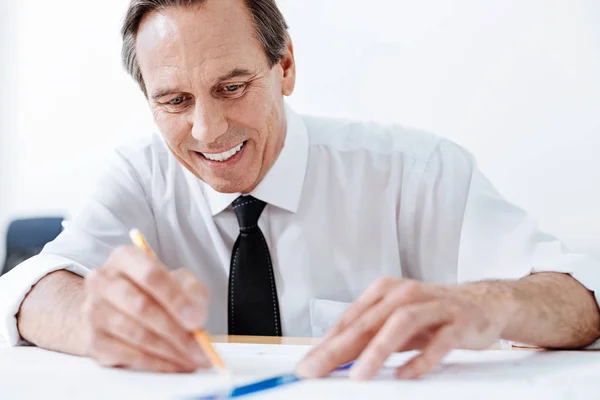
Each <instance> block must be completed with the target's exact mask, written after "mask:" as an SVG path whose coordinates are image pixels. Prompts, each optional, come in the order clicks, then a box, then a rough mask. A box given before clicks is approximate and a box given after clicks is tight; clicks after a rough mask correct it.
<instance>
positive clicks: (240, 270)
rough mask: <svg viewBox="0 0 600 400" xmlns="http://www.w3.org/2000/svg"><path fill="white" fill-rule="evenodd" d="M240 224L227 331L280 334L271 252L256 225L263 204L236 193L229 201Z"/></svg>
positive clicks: (262, 334)
mask: <svg viewBox="0 0 600 400" xmlns="http://www.w3.org/2000/svg"><path fill="white" fill-rule="evenodd" d="M232 206H233V210H234V211H235V215H236V217H237V220H238V223H239V224H240V235H239V236H238V238H237V240H236V241H235V244H234V245H233V252H232V253H231V265H230V269H229V299H228V303H229V304H228V305H229V307H228V312H229V334H230V335H259V336H281V323H280V321H279V303H278V300H277V289H276V288H275V276H274V275H273V266H272V265H271V255H270V254H269V248H268V246H267V241H266V240H265V237H264V235H263V233H262V231H261V230H260V228H259V227H258V218H259V217H260V214H261V213H262V211H263V210H264V208H265V206H266V203H265V202H264V201H260V200H258V199H255V198H254V197H252V196H240V197H238V198H237V199H235V201H234V202H233V203H232Z"/></svg>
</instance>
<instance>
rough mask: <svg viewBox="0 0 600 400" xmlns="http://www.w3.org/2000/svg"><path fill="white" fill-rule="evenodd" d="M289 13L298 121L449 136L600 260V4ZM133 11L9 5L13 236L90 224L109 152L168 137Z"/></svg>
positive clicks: (508, 3)
mask: <svg viewBox="0 0 600 400" xmlns="http://www.w3.org/2000/svg"><path fill="white" fill-rule="evenodd" d="M279 3H280V5H281V7H282V10H283V12H284V14H285V16H286V18H287V20H288V23H289V25H290V27H291V30H290V31H291V34H292V37H293V39H294V43H295V48H296V56H297V63H298V75H299V76H298V85H297V90H296V93H295V94H294V95H293V96H292V98H291V99H290V104H291V105H292V106H293V107H294V108H295V109H296V110H297V111H299V112H302V113H312V114H320V115H334V116H351V117H355V118H367V119H377V120H385V121H396V122H399V123H402V124H405V125H410V126H415V127H419V128H423V129H427V130H431V131H434V132H436V133H438V134H440V135H443V136H446V137H449V138H451V139H453V140H455V141H457V142H459V143H460V144H462V145H464V146H465V147H467V148H468V149H469V150H470V151H471V152H472V153H474V154H475V155H476V156H477V158H478V160H479V163H480V165H481V168H482V169H483V170H484V172H485V173H486V174H487V175H488V176H489V177H490V178H491V179H492V181H493V182H494V183H495V184H496V186H497V187H498V188H499V189H500V190H501V191H502V192H503V193H504V194H505V195H506V196H507V197H508V198H509V199H511V200H512V201H514V202H516V203H517V204H519V205H521V206H522V207H524V208H526V209H527V210H528V211H529V212H530V213H531V214H533V215H534V216H536V217H537V218H538V219H539V221H540V223H541V225H542V227H543V228H545V229H547V230H549V231H551V232H553V233H556V234H558V235H559V236H561V237H562V238H564V239H565V241H566V242H567V244H569V245H570V246H571V247H573V248H575V249H577V250H580V251H587V252H591V253H594V254H597V255H600V157H597V156H596V153H597V151H598V150H599V149H600V73H599V72H600V27H599V26H600V24H599V22H600V2H598V1H597V0H486V1H479V0H454V1H450V0H423V1H418V2H417V1H414V0H369V1H365V0H301V1H300V0H280V1H279ZM126 5H127V0H111V1H106V2H95V3H94V2H87V1H80V0H54V1H47V0H20V1H18V2H17V1H16V0H3V1H0V32H1V34H2V36H1V39H2V40H1V41H0V57H2V62H1V63H0V68H2V69H0V71H1V73H2V74H3V75H2V76H0V84H1V85H2V86H1V89H2V90H0V92H1V94H0V95H1V96H2V103H1V104H2V107H1V108H0V185H1V186H0V188H1V190H0V226H2V227H4V225H5V223H6V222H7V220H8V218H9V217H14V216H21V215H32V214H34V215H35V214H44V213H67V212H68V211H69V210H72V209H74V208H75V207H77V205H78V204H79V202H80V201H81V199H82V197H83V195H84V193H86V192H87V191H88V190H89V189H90V187H91V185H92V184H93V181H94V179H95V177H96V176H97V174H98V173H99V172H100V171H101V169H102V166H103V159H104V157H105V156H106V154H107V152H108V151H109V150H110V149H111V148H112V147H113V146H114V145H115V144H116V143H119V142H121V141H123V140H125V139H126V138H128V137H130V136H133V135H140V134H147V133H149V132H150V131H151V130H153V129H154V128H153V123H152V121H151V119H150V113H149V112H148V110H147V106H146V104H145V101H144V98H143V96H142V94H141V92H139V90H138V89H137V87H136V86H135V84H134V83H133V81H132V80H131V79H130V78H129V77H128V76H127V75H126V74H125V72H124V71H123V70H122V69H121V66H120V59H119V56H120V37H119V29H120V23H121V18H122V15H123V12H124V10H125V8H126ZM7 34H8V36H7ZM0 232H2V230H0ZM2 251H3V249H2ZM1 255H2V254H1V253H0V256H1Z"/></svg>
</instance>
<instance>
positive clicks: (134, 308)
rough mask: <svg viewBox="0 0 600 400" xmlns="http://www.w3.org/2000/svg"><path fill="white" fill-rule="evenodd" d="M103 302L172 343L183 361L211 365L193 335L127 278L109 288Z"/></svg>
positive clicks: (201, 365) (113, 283) (117, 280)
mask: <svg viewBox="0 0 600 400" xmlns="http://www.w3.org/2000/svg"><path fill="white" fill-rule="evenodd" d="M103 299H104V300H105V301H106V302H108V303H109V304H111V305H112V307H114V308H115V309H117V310H118V311H119V312H121V313H123V314H125V315H127V316H129V317H131V318H133V319H134V320H136V321H137V323H138V324H140V325H142V326H144V327H145V328H147V329H149V330H150V331H152V332H153V333H155V334H156V335H157V336H159V337H161V338H162V340H164V341H165V342H167V343H169V344H170V345H171V347H172V348H173V349H175V350H176V351H177V353H178V354H179V356H180V357H181V358H184V359H186V360H187V361H188V362H190V363H192V364H195V365H196V366H197V367H204V366H207V365H208V360H207V358H206V356H205V355H204V353H203V352H202V350H201V348H200V346H199V345H198V343H197V342H196V340H195V339H194V337H193V335H192V334H191V333H189V332H187V331H186V330H185V329H183V328H182V327H180V326H179V325H178V324H177V323H176V322H175V321H174V320H173V319H172V318H171V317H170V316H169V315H168V314H167V313H166V312H165V311H164V310H163V309H162V308H161V307H160V306H159V305H158V304H157V303H156V302H155V301H154V300H153V299H152V298H150V297H148V296H147V295H146V294H145V293H144V292H142V291H141V289H140V288H138V287H137V286H136V285H134V284H133V283H131V282H130V281H128V280H127V279H125V278H124V277H119V278H117V279H115V280H113V281H112V284H111V285H107V286H106V289H105V291H104V295H103Z"/></svg>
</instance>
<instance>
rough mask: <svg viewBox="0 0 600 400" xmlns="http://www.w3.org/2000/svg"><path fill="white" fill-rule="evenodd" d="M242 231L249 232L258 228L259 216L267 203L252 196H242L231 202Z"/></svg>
mask: <svg viewBox="0 0 600 400" xmlns="http://www.w3.org/2000/svg"><path fill="white" fill-rule="evenodd" d="M231 205H232V206H233V211H235V216H236V217H237V220H238V223H239V224H240V231H242V232H244V233H249V232H252V231H254V230H257V229H258V218H259V217H260V214H261V213H262V212H263V210H264V209H265V206H266V205H267V203H265V202H264V201H262V200H258V199H256V198H254V197H252V196H240V197H238V198H237V199H235V200H234V201H233V203H231Z"/></svg>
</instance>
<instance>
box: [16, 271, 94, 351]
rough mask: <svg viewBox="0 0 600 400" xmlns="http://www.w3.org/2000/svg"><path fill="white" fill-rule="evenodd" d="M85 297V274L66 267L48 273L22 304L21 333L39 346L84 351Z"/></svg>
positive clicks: (19, 327) (18, 322)
mask: <svg viewBox="0 0 600 400" xmlns="http://www.w3.org/2000/svg"><path fill="white" fill-rule="evenodd" d="M84 300H85V296H84V288H83V279H82V278H81V277H79V276H78V275H75V274H72V273H71V272H68V271H64V270H61V271H56V272H53V273H51V274H48V275H47V276H45V277H44V278H43V279H41V280H40V281H39V282H38V283H37V284H36V285H35V286H34V287H33V288H32V289H31V291H30V292H29V294H28V295H27V296H26V297H25V300H23V303H22V304H21V308H20V310H19V314H18V315H17V326H18V329H19V333H20V334H21V337H23V338H24V339H25V340H27V341H29V342H31V343H33V344H35V345H36V346H38V347H42V348H46V349H50V350H55V351H60V352H64V353H69V354H75V355H84V354H85V343H84V339H83V338H84V335H83V328H84V327H83V318H82V311H81V306H82V304H83V302H84Z"/></svg>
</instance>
